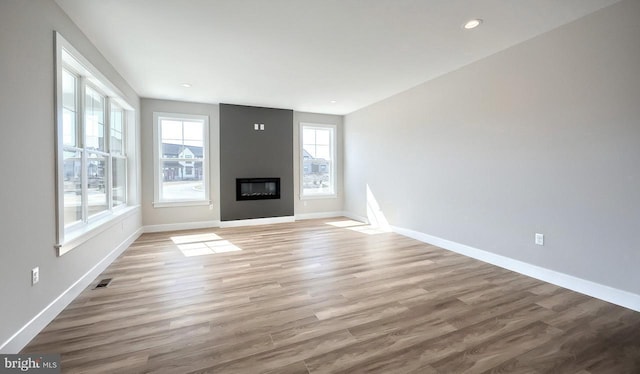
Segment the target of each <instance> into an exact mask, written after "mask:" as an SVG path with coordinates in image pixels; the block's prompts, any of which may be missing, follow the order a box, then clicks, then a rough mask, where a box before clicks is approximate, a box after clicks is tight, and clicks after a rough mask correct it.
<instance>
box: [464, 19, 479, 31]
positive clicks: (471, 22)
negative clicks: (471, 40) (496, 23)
mask: <svg viewBox="0 0 640 374" xmlns="http://www.w3.org/2000/svg"><path fill="white" fill-rule="evenodd" d="M481 23H482V20H481V19H480V18H475V19H471V20H469V21H467V23H465V24H464V26H462V27H464V28H465V29H466V30H471V29H475V28H476V27H478V26H480V24H481Z"/></svg>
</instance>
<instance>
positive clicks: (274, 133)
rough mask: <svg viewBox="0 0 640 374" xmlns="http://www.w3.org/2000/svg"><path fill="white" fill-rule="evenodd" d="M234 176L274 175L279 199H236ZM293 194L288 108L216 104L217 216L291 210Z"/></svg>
mask: <svg viewBox="0 0 640 374" xmlns="http://www.w3.org/2000/svg"><path fill="white" fill-rule="evenodd" d="M254 124H264V130H255V129H254ZM236 178H280V199H277V200H276V199H274V200H253V201H251V200H250V201H236ZM293 199H294V196H293V111H292V110H287V109H273V108H259V107H250V106H242V105H231V104H220V218H221V220H222V221H233V220H239V219H251V218H267V217H284V216H293V214H294V213H293Z"/></svg>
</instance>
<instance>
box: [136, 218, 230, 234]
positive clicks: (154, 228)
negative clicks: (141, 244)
mask: <svg viewBox="0 0 640 374" xmlns="http://www.w3.org/2000/svg"><path fill="white" fill-rule="evenodd" d="M211 227H220V221H217V220H216V221H199V222H182V223H164V224H160V225H147V226H145V227H144V232H165V231H180V230H194V229H208V228H211Z"/></svg>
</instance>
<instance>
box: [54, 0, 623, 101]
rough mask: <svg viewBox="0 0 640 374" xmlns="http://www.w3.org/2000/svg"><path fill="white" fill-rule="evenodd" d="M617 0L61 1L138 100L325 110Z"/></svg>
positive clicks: (394, 88) (436, 72)
mask: <svg viewBox="0 0 640 374" xmlns="http://www.w3.org/2000/svg"><path fill="white" fill-rule="evenodd" d="M617 1H618V0H56V2H57V3H58V4H59V5H60V6H61V7H62V9H64V11H65V12H66V13H67V14H68V15H69V16H70V17H71V19H72V20H73V21H74V22H75V23H76V24H77V25H78V26H79V27H80V29H82V31H83V32H84V33H85V34H86V35H87V36H88V38H89V39H90V40H91V41H92V42H93V43H94V44H95V46H96V47H97V48H98V49H99V50H100V51H101V52H102V54H103V55H104V56H105V57H106V58H107V59H108V60H109V61H110V62H111V64H113V66H114V67H115V68H116V69H117V70H118V71H119V72H120V73H121V74H122V76H123V77H124V78H125V79H126V80H127V81H128V82H129V83H130V84H131V86H132V87H133V89H134V90H136V92H137V93H138V94H139V95H140V96H142V97H148V98H159V99H172V100H182V101H193V102H206V103H221V102H222V103H231V104H243V105H256V106H266V107H276V108H288V109H294V110H298V111H307V112H318V113H332V114H346V113H350V112H352V111H354V110H357V109H360V108H362V107H364V106H367V105H369V104H372V103H374V102H377V101H380V100H382V99H384V98H387V97H389V96H392V95H394V94H396V93H398V92H401V91H404V90H406V89H408V88H411V87H414V86H416V85H418V84H420V83H422V82H425V81H427V80H430V79H433V78H435V77H437V76H440V75H442V74H445V73H447V72H450V71H452V70H455V69H457V68H459V67H461V66H464V65H466V64H469V63H471V62H473V61H476V60H479V59H481V58H483V57H486V56H489V55H491V54H494V53H496V52H498V51H500V50H503V49H505V48H508V47H510V46H513V45H515V44H517V43H520V42H522V41H524V40H527V39H530V38H532V37H534V36H536V35H539V34H541V33H544V32H546V31H549V30H551V29H553V28H556V27H558V26H560V25H563V24H565V23H568V22H570V21H573V20H575V19H578V18H580V17H582V16H584V15H586V14H588V13H591V12H594V11H596V10H598V9H600V8H603V7H605V6H608V5H611V4H613V3H615V2H617ZM471 18H482V19H484V23H483V24H482V25H481V26H480V27H479V28H477V29H475V30H470V31H469V30H463V29H462V27H461V25H462V24H463V23H464V22H465V21H467V20H468V19H471ZM181 83H191V84H192V85H193V86H192V87H191V88H184V87H182V86H181V85H180V84H181ZM332 100H335V101H336V103H331V101H332Z"/></svg>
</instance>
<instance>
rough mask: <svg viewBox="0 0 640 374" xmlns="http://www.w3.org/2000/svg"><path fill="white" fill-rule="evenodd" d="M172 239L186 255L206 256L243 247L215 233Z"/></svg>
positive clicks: (174, 237) (239, 249)
mask: <svg viewBox="0 0 640 374" xmlns="http://www.w3.org/2000/svg"><path fill="white" fill-rule="evenodd" d="M171 240H172V241H173V242H174V243H175V244H176V246H177V247H178V249H179V250H180V252H182V254H183V255H184V256H185V257H195V256H206V255H213V254H216V253H226V252H237V251H241V250H242V248H240V247H238V246H236V245H234V244H233V243H231V242H230V241H228V240H223V239H222V237H220V236H218V235H216V234H213V233H210V234H193V235H183V236H173V237H171Z"/></svg>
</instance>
